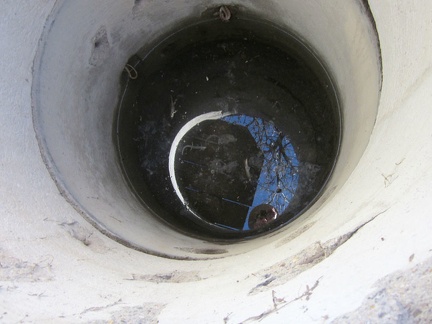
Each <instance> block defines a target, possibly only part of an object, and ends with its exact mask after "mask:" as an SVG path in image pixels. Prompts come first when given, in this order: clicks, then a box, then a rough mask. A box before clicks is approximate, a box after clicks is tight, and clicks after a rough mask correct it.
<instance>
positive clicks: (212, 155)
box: [171, 114, 299, 231]
mask: <svg viewBox="0 0 432 324" xmlns="http://www.w3.org/2000/svg"><path fill="white" fill-rule="evenodd" d="M207 115H208V114H207ZM216 115H217V114H216ZM212 116H215V115H214V114H212ZM196 120H197V121H198V122H197V123H192V124H189V125H188V126H187V129H186V130H185V131H183V132H182V131H180V134H182V135H181V138H180V139H178V140H177V141H174V143H173V146H174V145H175V146H176V147H175V152H176V154H175V158H174V160H173V161H172V162H173V167H172V168H171V171H173V172H172V173H173V174H171V179H172V181H173V186H174V188H175V190H176V192H177V194H178V196H179V198H180V200H182V201H183V202H184V204H185V206H186V207H187V209H188V210H189V211H190V212H191V213H192V214H194V215H195V216H196V217H199V218H201V219H203V220H204V221H207V222H210V223H212V224H215V225H218V226H221V227H224V228H227V229H232V230H235V231H247V230H251V229H259V228H261V227H265V226H267V225H268V224H270V223H271V222H273V221H274V220H276V219H277V217H278V216H279V215H280V214H282V213H283V212H284V211H285V210H286V208H287V207H288V206H289V204H290V202H291V200H292V199H293V197H294V195H295V191H296V188H297V186H298V178H299V176H298V160H297V157H296V154H295V151H294V148H293V146H292V144H291V143H290V140H289V138H287V136H285V135H284V134H283V133H282V132H280V131H279V130H278V129H277V128H276V127H275V125H274V124H273V123H272V122H270V121H266V120H264V119H262V118H259V117H252V116H248V115H244V114H238V115H228V116H222V117H220V118H214V117H212V118H208V119H207V118H206V117H202V118H196ZM172 151H173V149H172Z"/></svg>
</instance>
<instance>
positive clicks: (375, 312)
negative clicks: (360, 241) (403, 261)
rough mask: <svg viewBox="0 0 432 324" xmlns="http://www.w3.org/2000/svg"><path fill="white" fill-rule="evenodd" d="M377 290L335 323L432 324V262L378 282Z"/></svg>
mask: <svg viewBox="0 0 432 324" xmlns="http://www.w3.org/2000/svg"><path fill="white" fill-rule="evenodd" d="M375 287H376V290H375V291H374V292H373V293H372V294H370V295H369V296H368V297H366V298H365V299H364V301H363V303H362V305H361V306H360V307H359V308H357V309H356V310H354V311H353V312H350V313H347V314H345V315H342V316H340V317H338V318H336V319H335V320H333V321H332V323H333V324H341V323H362V322H364V321H365V319H367V322H368V323H371V324H373V323H431V322H432V294H431V291H432V258H429V259H428V260H426V261H424V262H422V263H419V264H417V265H416V266H414V267H413V268H411V269H409V270H405V271H397V272H395V273H393V274H390V275H388V276H386V277H384V278H382V279H380V280H378V281H377V282H376V283H375Z"/></svg>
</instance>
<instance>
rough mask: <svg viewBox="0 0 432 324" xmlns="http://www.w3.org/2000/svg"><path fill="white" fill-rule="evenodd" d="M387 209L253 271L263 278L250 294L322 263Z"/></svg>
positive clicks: (280, 282)
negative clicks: (272, 263) (342, 232)
mask: <svg viewBox="0 0 432 324" xmlns="http://www.w3.org/2000/svg"><path fill="white" fill-rule="evenodd" d="M387 210H388V209H386V210H384V211H382V212H380V213H378V214H376V215H375V216H373V217H372V218H371V219H369V220H368V221H366V222H364V223H362V224H361V225H359V226H357V227H356V228H355V229H353V230H352V231H350V232H348V233H346V234H344V235H341V236H339V237H336V238H333V239H330V240H327V241H325V242H324V243H321V242H315V243H313V244H311V245H309V246H308V247H306V248H305V249H303V250H302V251H301V252H299V253H297V254H295V255H294V256H291V257H289V258H287V259H284V260H282V261H280V262H278V263H276V264H274V265H273V266H271V267H268V268H265V269H263V270H260V271H258V272H255V273H253V274H252V276H254V277H257V278H259V279H261V280H262V282H260V283H259V284H257V285H256V286H255V287H254V288H252V289H251V290H250V292H249V295H253V294H257V293H260V292H263V291H267V290H269V289H271V288H273V287H277V286H280V285H283V284H284V283H286V282H287V281H289V280H291V279H292V278H294V277H296V276H297V275H299V274H300V273H302V272H304V271H306V270H308V269H309V268H311V267H313V266H315V265H316V264H318V263H320V262H321V261H323V260H324V259H326V258H328V257H329V256H330V255H332V253H333V252H334V251H335V250H336V249H338V248H339V247H340V246H341V245H342V244H344V243H345V242H347V241H348V240H349V239H350V238H351V237H352V236H353V235H354V234H356V233H357V232H358V231H359V230H360V229H361V228H363V227H364V226H366V225H367V224H369V223H370V222H372V221H373V220H375V219H376V218H377V217H378V216H380V215H382V214H384V213H385V212H386V211H387ZM305 228H306V229H307V228H308V227H307V226H304V227H302V228H301V229H300V230H302V231H305ZM294 234H296V233H294Z"/></svg>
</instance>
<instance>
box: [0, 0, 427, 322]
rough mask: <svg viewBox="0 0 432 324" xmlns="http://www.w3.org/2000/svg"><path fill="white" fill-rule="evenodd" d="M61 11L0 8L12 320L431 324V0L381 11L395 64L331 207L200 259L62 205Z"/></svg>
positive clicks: (29, 5)
mask: <svg viewBox="0 0 432 324" xmlns="http://www.w3.org/2000/svg"><path fill="white" fill-rule="evenodd" d="M53 4H54V1H49V0H43V1H42V0H41V1H24V0H21V1H12V0H10V1H2V3H1V4H0V9H1V10H0V44H1V50H0V76H1V77H0V116H1V118H0V216H1V227H0V305H1V306H0V321H1V322H5V323H11V322H20V321H22V322H60V323H61V322H65V323H66V322H67V323H70V322H97V321H106V322H109V321H113V322H121V321H125V322H140V321H142V322H150V323H151V322H157V321H159V322H160V323H172V322H191V323H192V322H193V323H196V322H202V323H214V322H224V321H225V322H227V323H240V322H245V321H249V322H251V321H252V322H253V321H257V320H258V319H262V322H264V323H265V322H267V323H275V322H317V323H322V322H331V321H333V320H335V321H340V322H344V321H345V322H352V321H354V322H355V321H357V319H362V320H364V321H367V319H368V318H369V319H370V320H371V322H374V321H378V320H379V319H380V316H381V319H382V321H386V320H387V321H388V322H397V321H399V320H401V321H406V322H430V321H431V320H432V318H431V313H430V309H431V307H430V306H431V305H430V297H429V295H430V291H431V286H430V268H431V263H430V258H431V256H432V251H431V249H432V247H431V241H430V233H431V230H432V222H431V220H430V215H429V211H430V209H431V201H430V197H431V196H432V187H431V186H430V183H431V182H432V173H431V172H430V167H431V161H432V145H431V144H430V143H431V139H432V127H431V123H432V110H431V109H430V106H431V103H432V94H431V91H430V89H431V88H432V74H431V71H432V69H431V66H432V51H431V45H430V42H428V41H427V40H428V39H430V37H431V36H432V22H431V18H430V12H432V2H430V1H428V0H419V1H415V0H408V1H406V0H397V1H394V0H391V1H390V0H384V1H373V2H372V1H371V7H372V11H373V13H374V15H375V18H376V23H377V28H378V32H379V35H380V40H381V48H382V55H383V68H384V71H383V73H384V83H383V92H382V97H381V103H380V107H379V115H378V119H377V123H376V126H375V129H374V132H373V135H372V138H371V141H370V144H369V146H368V149H367V151H366V152H365V154H364V155H363V157H362V160H361V161H360V163H359V165H358V166H357V168H356V170H355V171H354V172H353V174H352V175H351V177H350V179H349V181H348V182H347V183H346V184H345V186H344V187H343V188H342V189H341V190H340V191H339V192H338V193H337V195H336V196H335V197H334V198H333V199H332V200H331V202H329V203H328V204H327V205H326V206H325V207H324V208H322V209H321V210H319V211H317V212H316V213H315V215H314V217H313V218H310V219H307V220H299V221H298V222H296V223H295V224H293V227H292V228H293V230H292V231H287V232H286V234H283V233H282V234H281V235H279V236H277V238H278V240H276V241H272V243H271V244H263V245H262V246H261V247H257V248H256V250H254V251H252V252H250V253H246V254H244V255H242V256H233V257H231V258H225V259H220V260H212V261H194V262H191V261H189V262H188V261H175V260H166V259H162V258H158V257H154V256H149V255H145V254H143V253H139V252H137V251H134V250H131V249H128V248H126V247H124V246H122V245H120V244H117V243H115V242H113V241H112V240H110V239H108V238H107V237H105V236H104V235H102V234H100V233H99V232H98V231H96V230H95V229H94V228H93V227H92V226H90V225H89V224H88V223H87V222H86V221H84V220H83V219H82V217H81V216H80V215H79V214H78V213H77V212H76V211H75V210H74V209H73V208H72V207H71V206H70V205H69V204H68V203H67V202H66V201H65V200H64V199H63V198H62V197H61V196H60V195H59V193H58V190H57V188H56V186H55V185H54V183H53V181H52V179H51V178H50V176H49V174H48V172H47V171H46V168H45V165H44V164H43V162H42V159H41V157H40V153H39V148H38V145H37V141H36V139H35V135H34V130H33V126H32V115H31V99H30V90H31V84H30V82H31V79H32V64H33V57H34V55H35V53H36V48H37V45H38V40H39V37H40V35H41V32H42V28H43V25H44V22H45V19H46V17H47V15H48V13H49V12H50V10H51V7H52V6H53ZM359 109H360V108H359ZM385 210H387V211H386V212H385V213H382V214H380V213H381V212H383V211H385ZM378 214H380V215H379V216H377V217H376V218H375V219H373V220H372V221H371V222H369V223H367V224H366V225H364V226H362V227H361V228H359V230H358V231H357V232H356V233H355V235H352V236H351V237H350V238H349V239H348V240H347V241H346V242H344V243H343V244H341V245H339V246H338V247H337V249H335V250H334V251H333V253H331V255H330V256H328V257H325V254H324V257H323V253H322V250H321V249H320V248H319V247H318V249H316V250H315V251H316V252H317V253H316V254H313V256H314V257H317V258H312V259H310V258H309V259H306V261H310V262H304V264H311V263H312V264H313V266H311V267H308V268H307V269H305V270H304V271H302V272H299V273H297V274H296V276H294V277H292V278H291V277H290V278H288V277H287V278H286V281H283V282H280V283H279V284H278V285H277V286H276V285H275V286H273V287H269V289H267V290H263V291H261V292H259V293H255V294H249V293H250V291H251V289H254V287H256V286H257V285H259V284H260V283H262V282H263V278H262V273H261V271H264V270H267V269H268V270H269V271H268V272H269V273H268V274H269V275H270V277H271V276H272V275H274V274H276V273H277V272H274V271H273V270H274V269H273V268H272V267H273V266H275V265H277V264H279V262H280V261H281V260H285V259H289V258H290V257H293V256H297V257H304V255H303V254H301V255H299V254H298V253H299V252H301V251H302V248H300V247H304V246H310V245H311V244H312V246H315V245H313V244H315V243H314V242H334V241H332V240H335V239H336V240H337V239H338V238H339V237H343V235H346V234H348V233H351V232H352V231H353V230H354V229H356V228H358V227H359V226H361V225H362V224H365V222H366V221H368V220H370V219H372V218H373V217H374V216H376V215H378ZM310 224H312V225H310ZM299 229H301V230H299ZM296 230H298V232H297V233H296V235H292V234H293V233H294V232H296ZM323 233H327V234H323ZM297 234H298V235H297ZM324 250H325V249H324ZM290 260H294V259H290ZM315 260H319V261H320V262H316V263H315ZM296 262H297V261H296ZM254 274H255V275H254ZM257 274H258V277H256V275H257ZM270 277H269V278H270ZM134 278H138V279H140V280H131V279H134ZM182 278H183V279H184V278H186V279H185V280H183V279H182ZM141 279H142V280H141ZM198 279H199V280H198ZM170 280H172V281H171V282H170ZM372 306H373V307H372ZM382 321H381V322H382Z"/></svg>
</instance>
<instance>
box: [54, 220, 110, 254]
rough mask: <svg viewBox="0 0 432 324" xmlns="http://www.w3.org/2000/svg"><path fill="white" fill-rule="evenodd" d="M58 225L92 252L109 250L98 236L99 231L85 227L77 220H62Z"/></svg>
mask: <svg viewBox="0 0 432 324" xmlns="http://www.w3.org/2000/svg"><path fill="white" fill-rule="evenodd" d="M59 225H60V226H61V227H63V228H64V229H65V230H66V231H67V232H68V233H69V234H70V236H72V237H73V238H74V239H77V240H78V241H80V242H81V243H82V244H84V245H85V246H87V247H88V248H89V249H90V250H92V251H93V252H96V253H101V254H103V253H106V252H108V251H109V248H108V247H107V246H106V245H105V243H104V242H103V240H102V239H101V238H100V237H99V233H94V232H93V231H90V230H88V229H86V228H85V227H83V226H81V225H80V224H79V223H78V222H76V221H72V222H63V223H60V224H59Z"/></svg>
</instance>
